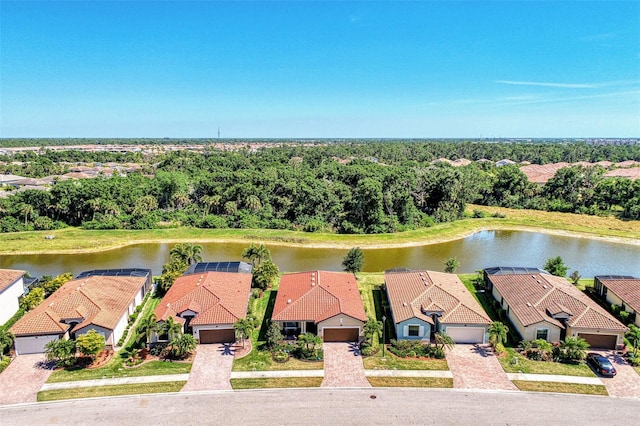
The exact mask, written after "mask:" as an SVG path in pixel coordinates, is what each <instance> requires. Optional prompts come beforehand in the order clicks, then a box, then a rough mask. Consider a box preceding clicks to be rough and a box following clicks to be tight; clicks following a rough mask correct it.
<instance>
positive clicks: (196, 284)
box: [155, 272, 252, 325]
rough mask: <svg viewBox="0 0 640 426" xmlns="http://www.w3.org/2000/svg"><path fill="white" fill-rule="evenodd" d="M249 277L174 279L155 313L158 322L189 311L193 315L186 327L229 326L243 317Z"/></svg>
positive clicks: (203, 275)
mask: <svg viewBox="0 0 640 426" xmlns="http://www.w3.org/2000/svg"><path fill="white" fill-rule="evenodd" d="M251 278H252V276H251V274H243V273H237V272H205V273H201V274H191V275H183V276H181V277H179V278H178V279H176V281H175V283H173V285H172V286H171V288H170V289H169V291H167V294H165V296H164V297H163V298H162V301H160V304H159V305H158V307H157V308H156V310H155V314H156V316H157V317H158V321H165V320H167V319H169V317H173V318H174V320H175V321H176V322H184V320H183V319H181V318H180V317H179V316H178V314H180V313H182V312H184V311H187V310H190V311H193V312H195V313H196V316H195V317H194V318H193V319H192V320H191V322H190V325H209V324H233V323H235V322H236V321H238V320H239V319H241V318H245V317H246V316H247V306H248V304H249V295H250V293H251Z"/></svg>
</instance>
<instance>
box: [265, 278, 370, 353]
mask: <svg viewBox="0 0 640 426" xmlns="http://www.w3.org/2000/svg"><path fill="white" fill-rule="evenodd" d="M271 320H272V321H274V322H275V323H277V324H278V325H279V326H280V328H281V329H282V330H283V334H285V335H286V336H287V337H295V336H298V335H300V334H303V333H313V334H317V335H318V336H320V337H322V339H323V340H324V341H325V342H355V341H358V340H360V337H361V336H362V335H363V327H364V323H365V322H366V321H367V315H366V314H365V312H364V306H363V304H362V299H361V297H360V291H359V290H358V283H357V282H356V277H355V275H353V274H352V273H348V272H329V271H309V272H297V273H292V274H284V275H282V278H281V279H280V286H279V287H278V294H277V295H276V302H275V305H274V308H273V314H272V315H271Z"/></svg>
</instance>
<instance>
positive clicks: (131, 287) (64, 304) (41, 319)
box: [11, 276, 146, 336]
mask: <svg viewBox="0 0 640 426" xmlns="http://www.w3.org/2000/svg"><path fill="white" fill-rule="evenodd" d="M145 282H146V278H145V277H115V276H89V277H85V278H76V279H73V280H71V281H68V282H67V283H65V284H64V285H63V286H62V287H60V288H59V289H58V290H57V291H56V292H55V293H53V294H52V295H51V296H49V297H48V298H47V299H45V301H44V302H42V303H41V304H40V305H38V306H37V307H36V308H35V309H33V310H32V311H30V312H27V314H26V315H25V316H24V317H22V318H20V319H19V320H18V322H16V323H15V324H14V325H13V327H11V332H12V333H13V334H14V335H16V336H29V335H40V334H60V333H64V332H65V331H67V329H68V328H69V326H68V325H66V324H64V323H62V322H61V321H63V320H64V319H79V320H80V323H79V324H77V325H76V326H75V327H74V328H73V330H74V331H75V330H79V329H81V328H84V327H87V326H89V325H96V326H99V327H103V328H105V329H108V330H113V329H114V328H115V326H116V325H117V324H118V321H119V320H120V318H122V315H123V314H124V313H125V312H126V310H127V308H128V307H129V305H130V304H131V302H132V301H133V299H134V298H135V296H136V294H137V293H138V291H140V289H141V288H142V287H143V286H144V285H145Z"/></svg>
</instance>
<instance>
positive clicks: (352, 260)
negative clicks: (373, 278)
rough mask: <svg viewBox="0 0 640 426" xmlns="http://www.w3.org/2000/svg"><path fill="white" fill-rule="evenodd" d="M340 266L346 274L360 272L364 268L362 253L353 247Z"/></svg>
mask: <svg viewBox="0 0 640 426" xmlns="http://www.w3.org/2000/svg"><path fill="white" fill-rule="evenodd" d="M342 266H343V267H344V270H345V271H347V272H352V273H356V272H360V271H362V267H363V266H364V253H363V252H362V249H361V248H360V247H354V248H352V249H351V250H349V252H348V253H347V255H346V256H345V257H344V259H343V260H342Z"/></svg>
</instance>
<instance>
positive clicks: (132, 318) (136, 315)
mask: <svg viewBox="0 0 640 426" xmlns="http://www.w3.org/2000/svg"><path fill="white" fill-rule="evenodd" d="M136 318H138V313H137V312H134V313H132V314H131V315H129V322H134V321H135V320H136Z"/></svg>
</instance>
